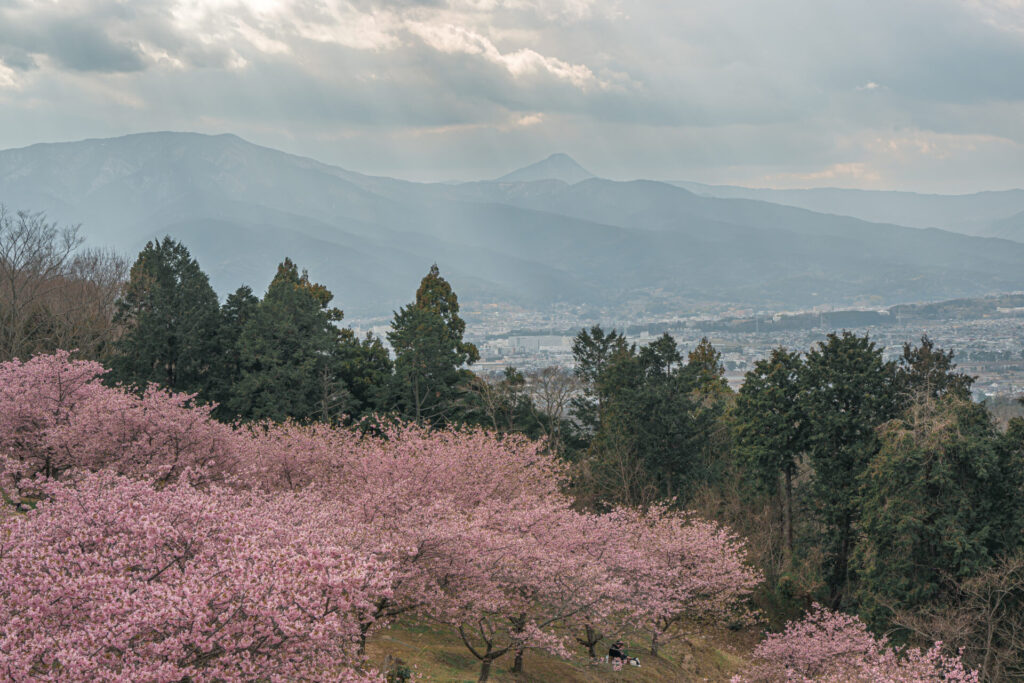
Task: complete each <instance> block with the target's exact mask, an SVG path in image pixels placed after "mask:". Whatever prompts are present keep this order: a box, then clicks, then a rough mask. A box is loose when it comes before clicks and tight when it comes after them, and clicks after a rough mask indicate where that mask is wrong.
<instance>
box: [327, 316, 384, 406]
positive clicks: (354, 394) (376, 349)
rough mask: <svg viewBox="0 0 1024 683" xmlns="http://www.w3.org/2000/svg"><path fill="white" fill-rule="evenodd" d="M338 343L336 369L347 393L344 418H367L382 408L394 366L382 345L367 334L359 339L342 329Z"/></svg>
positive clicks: (378, 340) (375, 338)
mask: <svg viewBox="0 0 1024 683" xmlns="http://www.w3.org/2000/svg"><path fill="white" fill-rule="evenodd" d="M340 341H341V343H340V346H339V347H338V365H337V369H338V374H339V377H340V379H341V381H342V382H344V384H345V386H346V387H347V389H348V392H349V398H350V403H349V405H348V406H347V414H348V416H349V417H350V418H352V419H358V418H361V417H366V416H367V415H370V414H371V413H373V412H375V411H376V410H378V409H380V408H382V407H383V406H384V405H385V402H386V400H387V396H386V390H387V386H388V382H389V381H390V380H391V373H392V371H393V369H394V364H393V363H392V362H391V356H389V355H388V350H387V349H386V348H385V347H384V344H382V343H381V340H380V339H378V338H377V337H374V336H373V334H372V333H370V332H367V333H366V336H365V337H364V338H363V339H358V338H356V336H355V334H354V333H353V332H352V331H351V330H349V329H343V330H341V340H340Z"/></svg>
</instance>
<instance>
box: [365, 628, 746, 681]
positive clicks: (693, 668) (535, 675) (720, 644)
mask: <svg viewBox="0 0 1024 683" xmlns="http://www.w3.org/2000/svg"><path fill="white" fill-rule="evenodd" d="M623 639H624V640H625V641H626V642H627V643H628V645H629V649H630V653H631V654H638V655H639V656H640V661H641V663H642V666H641V667H639V668H638V667H633V666H627V667H623V669H622V670H621V671H617V672H616V671H612V669H611V666H610V665H608V664H603V663H602V664H599V665H591V664H590V663H589V658H588V657H587V656H586V652H585V651H584V650H583V648H582V647H578V648H576V650H574V652H573V655H574V657H573V658H572V659H571V660H564V659H560V658H558V657H554V656H551V655H548V654H546V653H543V652H539V651H533V650H529V651H527V652H526V655H525V656H524V660H523V673H522V674H520V675H519V676H516V675H515V674H512V673H511V672H510V671H509V668H510V667H511V666H512V655H511V654H507V655H505V656H504V657H502V658H501V659H498V660H497V661H496V662H495V663H494V665H493V666H492V668H491V678H490V680H492V681H496V682H498V683H504V682H508V681H517V682H519V683H551V682H553V681H567V682H569V683H593V682H596V681H612V682H616V683H617V682H625V681H630V682H634V683H649V682H650V683H653V682H654V681H728V680H729V679H730V678H731V677H732V676H733V674H735V673H737V672H738V671H739V670H740V669H742V668H743V666H744V665H745V664H746V662H747V654H748V653H749V652H750V650H751V648H752V647H753V645H754V643H755V642H756V641H757V634H756V633H755V632H752V631H749V632H743V631H741V632H732V631H728V630H726V629H709V628H703V627H702V628H701V629H696V628H695V627H691V628H690V629H689V630H688V632H687V634H686V636H684V637H680V638H677V639H675V640H673V641H672V642H670V643H668V644H667V645H665V646H663V648H662V651H661V652H660V656H659V657H652V656H651V655H650V654H645V653H646V652H647V646H648V641H647V639H646V637H645V636H643V635H642V634H626V635H625V636H624V637H623ZM608 643H609V641H603V642H602V643H601V644H600V645H599V646H598V653H599V654H602V655H603V654H604V653H606V652H607V651H608ZM367 655H368V656H369V659H370V663H371V665H372V666H375V667H377V668H380V667H382V665H383V664H384V662H385V659H388V660H389V661H394V660H396V659H397V660H399V661H401V662H402V663H404V664H406V665H407V666H411V667H413V668H414V670H415V671H416V673H417V674H419V675H420V676H422V678H423V680H427V681H451V682H453V683H463V682H466V683H475V681H476V680H477V676H478V675H479V671H480V662H479V661H478V660H477V659H476V658H474V657H473V655H472V654H470V652H469V650H467V649H466V646H465V645H463V644H462V641H461V640H460V639H459V637H458V634H457V633H455V631H454V630H452V629H451V628H448V627H446V626H441V625H436V624H433V623H429V622H407V623H399V624H396V625H394V626H392V627H391V628H389V629H387V630H385V631H381V632H379V633H376V634H374V635H373V636H372V637H371V638H370V639H369V641H368V642H367Z"/></svg>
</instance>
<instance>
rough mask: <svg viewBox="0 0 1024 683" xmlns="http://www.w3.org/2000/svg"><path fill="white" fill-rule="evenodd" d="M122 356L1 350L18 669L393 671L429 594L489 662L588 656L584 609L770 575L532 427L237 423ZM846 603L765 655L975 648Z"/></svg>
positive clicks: (2, 579)
mask: <svg viewBox="0 0 1024 683" xmlns="http://www.w3.org/2000/svg"><path fill="white" fill-rule="evenodd" d="M102 375H103V368H102V367H101V366H99V365H97V364H95V363H90V362H83V361H73V360H71V359H70V358H69V356H68V354H67V353H58V354H55V355H52V356H37V357H35V358H33V359H31V360H29V361H25V362H20V361H14V362H10V363H4V364H0V494H2V495H3V498H4V500H5V501H6V502H7V503H8V504H5V505H3V506H0V510H2V513H0V678H6V679H12V680H19V681H20V680H69V681H78V680H82V681H84V680H88V679H102V680H125V681H129V680H154V681H178V680H183V679H188V680H194V681H204V680H210V681H212V680H249V679H255V678H259V679H267V680H303V679H305V680H310V679H315V680H323V679H325V678H328V679H332V680H352V681H356V680H374V676H375V674H372V673H365V672H363V671H362V664H363V663H362V654H361V653H362V645H363V643H364V642H365V639H366V637H367V636H368V635H370V634H371V633H373V632H374V631H375V630H377V629H381V628H385V627H386V626H387V625H388V624H389V623H391V622H392V621H394V620H395V619H397V618H399V617H401V616H402V615H406V614H412V613H415V614H418V615H421V616H426V617H431V618H433V619H436V620H438V621H440V622H443V623H447V624H450V625H451V626H452V627H453V628H454V629H455V630H456V631H457V632H458V633H459V634H460V636H461V637H462V639H463V641H464V642H465V644H466V646H467V647H468V648H469V650H470V651H471V652H472V653H473V654H474V655H475V656H476V657H478V658H479V659H480V660H481V662H482V675H483V674H485V673H486V670H487V668H489V665H490V662H491V661H493V660H495V659H497V658H498V657H501V656H504V655H505V654H513V653H515V654H521V653H522V651H523V650H525V649H527V648H543V649H545V650H547V651H550V652H553V653H556V654H559V655H568V649H569V643H568V642H567V641H566V639H565V633H566V628H565V627H566V626H568V627H570V628H571V629H577V630H583V629H586V631H587V633H588V634H591V633H594V632H597V631H603V632H604V633H606V634H613V633H617V632H619V630H620V629H622V628H625V627H627V626H628V627H631V628H636V627H642V628H646V629H648V630H649V631H650V632H651V633H652V634H653V636H654V638H655V642H656V641H657V639H658V638H666V637H668V634H669V631H670V629H672V627H673V626H674V625H675V624H676V623H677V622H678V621H680V620H681V619H683V618H684V617H685V618H693V619H701V618H703V619H713V620H718V621H723V620H727V619H728V620H732V619H735V618H737V617H742V616H743V614H744V605H745V604H746V599H747V598H748V597H749V596H750V594H751V592H752V591H753V590H754V589H755V587H756V585H757V584H758V582H759V580H760V577H759V575H758V573H757V572H756V571H754V570H753V569H751V568H750V567H749V566H747V565H746V564H745V562H744V550H743V544H742V542H741V541H740V540H739V539H737V538H736V537H735V536H734V535H733V534H732V533H731V532H730V531H729V530H728V529H725V528H723V527H721V526H719V525H717V524H714V523H710V522H704V521H701V520H698V519H695V518H692V517H691V516H689V515H686V514H684V513H679V512H676V511H673V510H670V509H668V508H665V507H657V508H654V509H652V510H648V511H646V512H645V513H641V512H638V511H635V510H617V511H615V512H613V513H610V514H605V515H594V514H587V513H581V512H578V511H576V510H574V509H573V506H572V504H571V503H572V501H571V500H570V499H569V498H568V497H567V496H566V495H565V494H564V493H563V486H562V485H563V483H564V478H565V474H566V472H565V469H564V466H563V465H562V463H560V461H558V460H557V459H556V458H554V457H553V456H551V455H548V454H546V453H544V452H543V451H542V450H541V449H540V448H539V446H538V445H537V444H536V443H533V442H530V441H528V440H526V439H523V438H520V437H516V436H498V435H495V434H492V433H488V432H484V431H479V430H444V431H428V430H424V429H421V428H418V427H415V426H408V425H404V426H394V427H391V428H388V429H386V430H385V431H384V432H383V433H381V434H378V435H376V436H366V435H361V434H359V433H358V432H354V431H347V430H339V429H331V428H328V427H324V426H316V425H312V426H304V425H298V424H293V423H286V424H270V423H265V424H257V425H251V426H246V427H232V426H229V425H223V424H220V423H218V422H216V421H215V420H213V419H212V418H211V417H210V409H209V408H208V407H202V406H196V405H194V403H193V401H192V397H190V396H186V395H179V394H169V393H167V392H163V391H160V390H158V389H156V388H150V389H149V390H148V391H146V392H145V393H144V394H143V395H142V396H138V395H135V394H131V393H128V392H125V391H122V390H121V389H119V388H116V387H107V386H105V385H103V384H102V383H101V382H100V379H101V377H102ZM10 504H13V505H10ZM14 510H19V512H14ZM842 619H843V617H842V616H841V615H830V614H827V613H824V612H822V613H815V614H814V615H812V618H811V620H810V621H808V622H805V623H802V624H800V625H795V626H792V627H791V629H790V630H788V631H787V632H786V634H783V635H782V636H778V637H774V638H769V639H768V640H767V641H765V643H764V644H763V645H762V646H761V647H760V649H759V650H758V656H759V657H761V659H762V660H763V665H762V666H761V667H760V668H759V669H757V670H756V671H755V672H754V673H753V674H752V676H760V675H762V673H763V674H764V675H765V676H769V678H767V679H766V680H776V679H777V677H778V676H783V677H785V676H790V675H792V676H804V677H805V678H806V679H809V678H812V677H817V676H819V674H820V675H824V676H833V677H834V678H836V680H839V679H841V678H842V677H843V676H850V675H856V676H868V675H869V674H872V675H873V674H874V673H877V672H878V671H883V670H884V671H890V670H891V671H900V672H908V671H909V672H915V671H939V670H942V671H947V670H948V671H955V670H957V669H956V666H958V664H957V662H955V661H954V660H947V659H945V658H942V657H941V655H939V654H938V651H937V650H936V651H930V652H926V653H915V652H907V653H902V654H901V655H900V656H899V657H897V656H896V655H894V654H892V653H891V651H890V650H887V649H886V648H885V647H884V643H882V644H879V643H878V642H876V641H874V640H873V639H872V638H871V637H870V635H868V634H866V632H865V631H863V629H862V628H861V627H857V626H856V625H851V624H848V623H846V622H842ZM837 620H838V621H837ZM847 655H849V656H848V657H847ZM847 660H849V661H847ZM872 667H874V668H872ZM885 667H888V668H885ZM941 667H945V668H941ZM959 671H961V672H962V669H959ZM851 672H852V673H851ZM908 675H909V674H908ZM950 675H951V676H952V675H953V674H950ZM771 676H776V678H771ZM805 678H792V679H791V680H805ZM784 679H785V678H784ZM749 680H761V679H758V678H751V679H749ZM846 680H856V679H849V678H847V679H846ZM873 680H894V681H895V680H900V681H902V680H908V681H909V680H918V679H915V678H892V677H891V678H884V679H878V678H876V679H873ZM922 680H924V679H922ZM928 680H932V679H928ZM948 680H954V681H970V680H974V679H972V678H970V675H969V674H963V676H962V677H961V678H948Z"/></svg>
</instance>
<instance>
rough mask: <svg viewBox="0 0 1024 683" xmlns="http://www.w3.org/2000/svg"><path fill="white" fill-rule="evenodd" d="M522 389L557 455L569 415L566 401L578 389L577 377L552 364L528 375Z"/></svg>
mask: <svg viewBox="0 0 1024 683" xmlns="http://www.w3.org/2000/svg"><path fill="white" fill-rule="evenodd" d="M526 386H527V391H528V392H529V394H530V398H531V407H532V409H533V411H534V416H535V417H536V418H537V421H538V422H539V423H540V424H541V425H542V426H543V428H544V435H545V437H546V438H547V442H548V445H549V447H550V448H551V452H552V453H559V452H561V448H562V424H563V422H564V421H565V420H566V419H567V418H568V416H569V405H570V402H571V401H572V399H573V397H574V396H576V395H577V394H579V392H580V391H581V389H582V386H583V385H582V382H581V381H580V378H579V377H577V376H576V375H575V374H573V373H572V372H571V371H569V370H566V369H565V368H560V367H557V366H554V365H552V366H549V367H546V368H543V369H541V370H534V371H533V372H530V373H528V374H527V376H526Z"/></svg>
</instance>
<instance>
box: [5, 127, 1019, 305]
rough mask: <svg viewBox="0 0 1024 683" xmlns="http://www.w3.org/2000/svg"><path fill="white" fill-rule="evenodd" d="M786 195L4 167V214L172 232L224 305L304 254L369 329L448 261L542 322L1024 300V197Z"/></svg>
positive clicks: (178, 168)
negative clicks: (594, 310) (571, 312)
mask: <svg viewBox="0 0 1024 683" xmlns="http://www.w3.org/2000/svg"><path fill="white" fill-rule="evenodd" d="M743 191H746V192H745V193H744V192H743ZM778 192H779V191H768V190H746V188H725V189H717V190H716V189H715V188H714V186H696V185H691V186H689V187H688V188H687V187H680V186H679V185H678V184H674V183H664V182H655V181H647V180H637V181H630V182H618V181H612V180H607V179H603V178H599V177H596V176H594V175H593V174H591V173H589V172H588V171H587V170H586V169H584V168H583V167H582V166H580V165H579V164H577V163H576V162H575V161H573V160H572V159H571V158H570V157H568V156H566V155H564V154H556V155H553V156H552V157H549V158H548V159H546V160H544V161H541V162H539V163H537V164H533V165H531V166H527V167H526V168H523V169H520V170H518V171H513V172H512V173H509V174H507V175H505V176H502V177H500V178H498V179H496V180H489V181H476V182H465V183H443V184H442V183H436V184H435V183H413V182H407V181H402V180H396V179H392V178H381V177H373V176H367V175H363V174H359V173H356V172H353V171H348V170H345V169H342V168H339V167H336V166H331V165H328V164H324V163H320V162H318V161H314V160H312V159H308V158H304V157H298V156H294V155H291V154H287V153H284V152H280V151H277V150H273V149H269V148H266V147H261V146H258V145H254V144H251V143H249V142H246V141H245V140H242V139H241V138H239V137H236V136H234V135H217V136H208V135H200V134H194V133H144V134H136V135H128V136H124V137H119V138H112V139H100V140H84V141H80V142H70V143H52V144H38V145H33V146H30V147H26V148H21V149H11V150H5V151H0V202H2V203H4V204H5V205H6V206H7V208H8V209H11V210H29V211H45V212H46V214H47V216H48V217H49V218H50V219H52V220H56V221H58V222H61V223H73V224H79V223H80V224H81V225H82V233H83V234H84V235H86V236H87V238H88V239H89V242H90V243H91V244H96V245H100V244H102V245H110V246H114V247H115V248H118V249H120V250H122V251H124V252H127V253H134V252H137V251H138V250H139V249H140V248H141V247H142V246H143V245H144V244H145V243H146V241H147V240H150V239H154V238H157V237H160V236H163V235H165V234H170V235H171V236H173V237H174V238H176V239H178V240H180V241H182V242H183V243H185V244H186V245H187V246H188V247H189V249H190V250H191V251H192V253H193V255H194V256H195V257H196V258H197V259H198V261H199V263H200V265H201V266H202V267H203V269H204V270H205V271H206V272H207V273H208V274H209V275H210V278H211V282H212V283H213V285H214V287H215V289H216V290H217V292H218V294H220V295H221V296H222V297H223V296H226V294H227V293H229V292H230V291H233V290H234V289H235V288H236V287H238V286H239V285H240V284H243V283H245V284H248V285H250V286H252V287H253V289H254V290H256V291H257V292H258V293H260V292H261V291H262V289H263V288H265V287H266V285H267V283H268V282H269V280H270V278H271V277H272V275H273V273H274V270H275V266H276V264H277V263H278V262H280V261H281V260H282V259H283V258H284V257H285V256H289V257H291V258H292V259H293V260H294V261H296V262H297V263H298V264H299V265H300V267H303V268H307V269H308V270H309V272H310V276H311V277H312V278H313V279H314V280H317V281H319V282H322V283H324V284H325V285H327V286H328V287H329V288H330V289H331V290H332V291H333V292H334V293H335V296H336V303H337V305H339V306H340V307H342V308H343V309H345V310H346V312H348V313H350V314H355V315H359V316H374V315H387V314H388V313H389V312H390V311H391V310H393V309H395V308H397V307H398V306H400V305H402V304H403V303H406V302H408V301H409V300H410V299H411V298H412V296H413V293H414V292H415V289H416V285H417V283H418V281H419V279H420V277H422V275H423V274H424V273H426V271H427V269H428V268H429V267H430V265H431V264H432V263H434V262H436V263H438V265H439V266H440V268H441V271H442V273H443V274H444V275H445V276H446V277H447V278H448V279H449V280H450V281H451V282H452V284H453V287H454V288H455V290H456V291H457V292H458V293H459V295H460V298H461V299H462V300H463V301H464V302H469V303H470V304H473V305H478V304H486V303H501V304H508V305H518V306H522V307H525V308H532V309H543V308H545V307H547V306H549V305H551V304H553V303H564V304H571V305H585V306H597V307H604V308H618V309H620V310H626V309H629V310H634V311H636V310H639V309H643V310H645V311H648V312H658V311H664V312H678V311H681V310H690V309H692V308H694V307H696V306H714V305H724V304H728V303H743V304H750V305H755V306H758V307H763V308H773V307H775V308H779V307H801V306H810V305H815V304H823V303H825V304H828V303H831V304H836V305H853V304H865V303H869V304H872V305H874V304H877V305H879V306H880V305H883V304H891V303H898V302H903V301H920V300H938V299H948V298H953V297H957V296H974V295H980V294H985V293H989V292H995V291H1012V290H1021V289H1024V243H1022V242H1018V241H1015V240H1014V239H1006V238H1008V237H1009V238H1013V237H1018V238H1021V239H1024V213H1021V212H1024V191H1020V190H1015V191H1010V192H1007V193H982V194H980V195H967V196H963V197H959V198H952V199H950V198H946V197H943V196H938V195H931V196H930V195H911V196H910V197H906V196H904V194H903V193H892V195H893V196H890V194H889V193H877V194H881V195H885V197H884V201H883V199H880V198H879V197H877V196H876V195H875V194H872V193H867V194H864V195H861V194H857V193H855V192H853V191H842V190H837V191H833V190H822V191H815V190H810V191H804V192H805V194H801V193H800V192H799V191H798V192H796V193H791V194H789V195H783V194H777V193H778ZM716 193H717V194H722V195H723V196H717V194H716ZM730 193H731V194H730ZM822 193H824V194H822ZM836 193H838V194H836ZM724 195H729V196H724ZM858 197H861V198H862V199H861V200H858ZM766 200H770V201H766ZM889 200H891V201H889ZM943 202H946V203H947V204H948V205H949V206H955V207H956V210H955V211H954V210H953V209H950V208H946V209H943V208H942V207H943V206H945V204H943ZM879 207H881V208H879ZM901 207H902V208H901ZM906 207H911V208H906ZM811 209H815V210H811ZM901 211H902V213H901ZM843 214H845V215H843ZM929 216H932V217H937V218H941V219H942V220H941V221H940V220H932V219H930V218H929ZM866 218H869V219H872V220H864V219H866ZM896 219H900V220H901V221H902V222H904V223H908V224H910V225H909V226H906V225H898V224H896ZM873 221H874V222H873ZM957 226H960V229H959V231H955V230H956V228H957ZM965 226H966V227H965ZM943 228H944V229H943ZM964 232H967V233H973V234H964ZM983 235H984V236H983Z"/></svg>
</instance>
